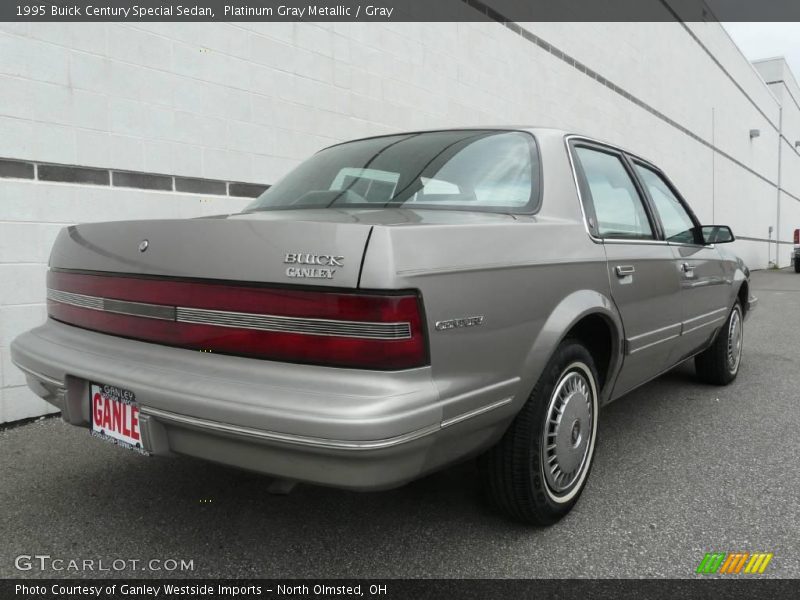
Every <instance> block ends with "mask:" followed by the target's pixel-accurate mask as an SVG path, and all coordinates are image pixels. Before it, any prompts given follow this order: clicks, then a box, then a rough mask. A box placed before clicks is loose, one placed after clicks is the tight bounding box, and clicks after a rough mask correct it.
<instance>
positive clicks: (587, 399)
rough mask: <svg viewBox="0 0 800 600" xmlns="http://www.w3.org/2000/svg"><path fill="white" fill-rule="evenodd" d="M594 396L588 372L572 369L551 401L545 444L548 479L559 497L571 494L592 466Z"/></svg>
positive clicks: (562, 378) (550, 486) (545, 466)
mask: <svg viewBox="0 0 800 600" xmlns="http://www.w3.org/2000/svg"><path fill="white" fill-rule="evenodd" d="M581 367H583V365H581ZM587 372H588V370H587ZM593 394H594V386H593V385H591V383H590V382H589V380H588V377H587V374H586V373H585V372H584V369H583V368H570V369H567V370H566V371H565V372H564V374H563V375H562V376H561V379H560V380H559V382H558V384H557V385H556V388H555V390H554V391H553V395H552V397H551V398H550V405H549V407H548V409H547V417H546V418H547V421H546V423H545V436H544V440H543V441H542V443H543V445H544V452H543V455H544V457H545V462H544V476H545V479H546V481H547V485H548V487H549V488H550V489H551V490H552V491H553V492H554V493H555V494H565V493H568V492H569V490H570V488H572V487H573V486H574V485H575V483H576V482H577V481H578V479H579V478H580V476H581V475H582V473H583V471H584V470H585V469H586V466H587V464H588V461H587V457H588V455H589V449H590V447H591V442H592V435H593V431H594V396H593Z"/></svg>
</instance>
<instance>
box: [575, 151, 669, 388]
mask: <svg viewBox="0 0 800 600" xmlns="http://www.w3.org/2000/svg"><path fill="white" fill-rule="evenodd" d="M571 145H572V151H573V156H574V157H575V159H576V174H577V176H578V183H579V186H580V189H581V198H582V201H583V203H584V211H585V213H586V219H587V224H588V227H589V232H590V234H591V235H592V237H593V238H594V239H595V240H596V241H598V242H601V243H603V245H604V247H605V251H606V259H607V267H608V277H609V282H610V286H611V294H612V297H613V299H614V302H615V303H616V305H617V308H618V310H619V312H620V315H621V316H622V321H623V326H624V333H625V345H624V346H625V357H624V361H623V366H622V369H621V371H620V374H619V376H618V378H617V382H616V386H615V388H614V396H618V395H620V394H623V393H625V392H627V391H629V390H631V389H632V388H634V387H636V386H637V385H639V384H641V383H643V382H645V381H647V380H649V379H651V378H653V377H655V376H656V375H658V374H659V373H661V372H662V371H664V370H665V369H666V368H668V367H669V366H671V364H672V363H671V362H670V359H671V356H672V354H673V350H674V347H675V345H676V343H677V339H678V337H679V336H680V330H681V316H682V312H681V305H680V290H681V286H680V279H679V275H678V272H677V271H676V269H675V261H674V256H673V253H672V248H671V247H670V246H669V245H668V244H667V243H665V242H664V241H662V240H659V239H658V238H659V235H658V229H657V226H656V221H655V219H654V216H653V215H652V214H651V212H650V207H649V205H648V204H647V202H645V200H644V195H643V190H642V189H641V187H640V184H639V183H638V180H637V179H636V178H635V176H634V175H633V167H632V165H631V163H630V162H629V161H628V159H627V158H626V157H625V156H624V155H623V154H622V153H621V152H619V151H617V150H615V149H613V148H610V147H606V146H602V145H598V144H594V143H589V142H583V141H580V140H575V141H573V142H572V144H571Z"/></svg>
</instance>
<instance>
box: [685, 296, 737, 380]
mask: <svg viewBox="0 0 800 600" xmlns="http://www.w3.org/2000/svg"><path fill="white" fill-rule="evenodd" d="M743 326H744V318H743V316H742V305H741V304H740V303H739V301H738V300H737V301H736V304H734V305H733V308H732V309H731V312H730V314H729V315H728V320H727V321H726V322H725V325H723V326H722V329H720V331H719V333H718V334H717V339H716V340H714V343H713V344H712V345H711V347H710V348H708V349H707V350H705V351H703V352H701V353H700V354H698V355H697V356H695V358H694V368H695V371H696V372H697V376H698V377H699V378H700V379H701V380H702V381H704V382H706V383H711V384H713V385H728V384H729V383H730V382H731V381H733V380H734V379H736V376H737V375H738V374H739V366H740V365H741V364H742V347H743V346H744V328H743Z"/></svg>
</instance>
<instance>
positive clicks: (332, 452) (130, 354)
mask: <svg viewBox="0 0 800 600" xmlns="http://www.w3.org/2000/svg"><path fill="white" fill-rule="evenodd" d="M11 355H12V360H13V361H14V363H15V364H17V365H18V366H19V367H20V368H21V369H22V370H23V371H24V372H25V373H26V375H27V379H28V385H29V387H30V388H31V389H32V390H33V391H34V392H35V393H37V394H38V395H39V396H40V397H42V398H44V399H45V400H47V401H48V402H50V403H51V404H53V405H54V406H56V407H58V408H59V409H61V411H62V415H63V418H64V419H65V420H66V421H67V422H69V423H71V424H73V425H77V426H86V427H88V425H89V402H88V398H89V392H88V386H89V382H100V383H109V384H112V385H115V386H118V387H122V388H124V389H128V390H131V391H132V392H134V394H136V400H137V402H138V403H139V404H140V407H141V413H140V428H141V433H142V441H143V444H144V446H145V448H146V449H147V450H149V451H150V452H152V453H153V454H157V455H166V454H171V453H178V454H184V455H189V456H195V457H198V458H203V459H206V460H210V461H214V462H218V463H222V464H227V465H231V466H235V467H239V468H244V469H249V470H253V471H259V472H262V473H267V474H270V475H274V476H277V477H282V478H286V479H292V480H297V481H307V482H312V483H318V484H323V485H330V486H335V487H342V488H350V489H383V488H389V487H394V486H397V485H401V484H403V483H405V482H407V481H410V480H412V479H415V478H417V477H419V476H421V475H423V474H425V473H428V472H430V471H433V470H435V469H437V468H440V467H441V466H444V465H446V464H448V463H450V462H453V461H455V460H458V459H459V458H462V457H464V456H467V455H470V454H474V453H477V452H479V451H481V450H483V449H484V448H486V447H488V446H489V445H490V444H491V443H493V442H494V441H496V439H498V438H499V437H500V435H502V432H503V431H504V430H505V427H506V425H507V424H508V422H509V421H510V419H511V418H512V417H513V413H514V408H513V406H512V405H513V404H514V403H513V402H512V400H513V394H514V391H515V388H516V387H517V384H518V380H516V379H515V380H509V381H506V382H500V383H497V384H494V385H490V386H488V387H486V388H482V389H480V390H476V391H475V392H471V393H469V394H465V395H461V396H459V397H455V398H444V399H443V398H441V397H440V394H439V392H438V388H437V386H436V385H435V384H434V382H433V380H432V378H431V371H430V368H429V367H426V368H421V369H411V370H407V371H399V372H374V371H361V370H353V369H334V368H326V367H315V366H308V365H293V364H284V363H275V362H271V361H263V360H254V359H247V358H239V357H232V356H222V355H213V354H207V353H201V352H193V351H188V350H181V349H176V348H169V347H165V346H159V345H155V344H148V343H145V342H138V341H133V340H127V339H121V338H116V337H112V336H108V335H104V334H99V333H94V332H90V331H86V330H83V329H79V328H76V327H72V326H69V325H64V324H62V323H59V322H56V321H53V320H48V322H47V323H46V324H45V325H43V326H41V327H39V328H37V329H34V330H32V331H29V332H27V333H25V334H23V335H21V336H20V337H18V338H17V339H16V340H14V342H13V343H12V346H11ZM458 407H461V408H458Z"/></svg>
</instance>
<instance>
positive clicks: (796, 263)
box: [794, 257, 800, 273]
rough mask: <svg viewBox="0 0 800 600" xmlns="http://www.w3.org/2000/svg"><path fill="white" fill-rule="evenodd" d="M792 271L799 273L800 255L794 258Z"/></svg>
mask: <svg viewBox="0 0 800 600" xmlns="http://www.w3.org/2000/svg"><path fill="white" fill-rule="evenodd" d="M794 272H795V273H800V257H795V259H794Z"/></svg>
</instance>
